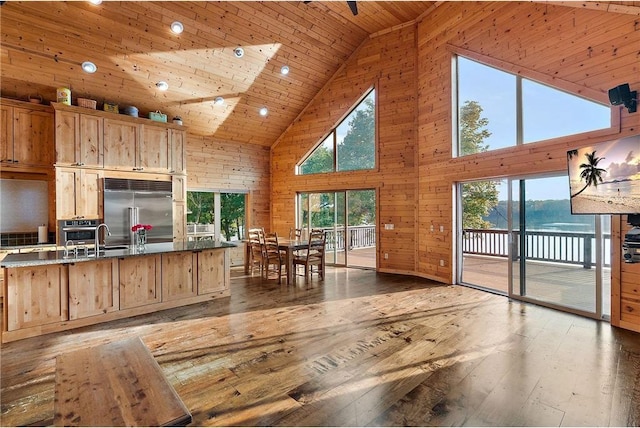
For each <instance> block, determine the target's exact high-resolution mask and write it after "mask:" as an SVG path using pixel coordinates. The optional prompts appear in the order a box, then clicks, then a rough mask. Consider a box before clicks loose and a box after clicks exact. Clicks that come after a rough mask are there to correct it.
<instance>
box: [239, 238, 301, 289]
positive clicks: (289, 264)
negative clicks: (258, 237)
mask: <svg viewBox="0 0 640 428" xmlns="http://www.w3.org/2000/svg"><path fill="white" fill-rule="evenodd" d="M308 247H309V240H307V239H288V238H278V249H279V250H280V251H282V252H284V253H285V265H286V268H287V284H291V283H292V282H293V280H294V279H295V271H294V267H293V256H294V252H296V251H298V250H305V249H307V248H308ZM250 257H251V246H250V245H249V242H248V241H246V242H245V257H244V260H245V262H244V271H245V273H246V274H247V275H248V274H249V271H250V267H249V260H250Z"/></svg>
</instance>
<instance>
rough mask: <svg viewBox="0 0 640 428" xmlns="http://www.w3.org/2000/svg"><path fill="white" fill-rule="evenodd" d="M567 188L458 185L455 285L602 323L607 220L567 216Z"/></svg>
mask: <svg viewBox="0 0 640 428" xmlns="http://www.w3.org/2000/svg"><path fill="white" fill-rule="evenodd" d="M491 183H493V184H491ZM568 186H569V184H568V180H567V177H566V176H565V175H562V176H555V177H533V178H526V179H512V180H499V181H484V182H469V183H462V184H460V186H459V194H460V197H461V199H460V207H461V212H462V215H461V217H462V218H461V221H460V224H462V231H461V232H462V233H461V234H460V235H461V236H462V242H460V243H459V248H461V254H460V260H461V263H460V266H461V269H460V272H459V278H460V282H461V283H464V284H467V285H472V286H475V287H479V288H484V289H490V290H491V291H495V292H499V293H504V294H507V295H509V296H510V297H512V298H516V299H521V300H527V301H531V302H535V303H538V304H542V305H546V306H551V307H555V308H560V309H563V310H567V311H570V312H575V313H580V314H584V315H588V316H593V317H596V318H600V317H602V316H604V317H607V316H608V315H609V307H610V294H611V287H610V278H611V271H610V266H611V260H610V253H611V248H610V242H611V239H610V232H611V226H610V216H593V215H572V214H571V207H570V202H569V188H568ZM474 189H475V190H476V191H475V192H472V190H474ZM478 189H482V190H483V192H479V191H477V190H478ZM495 195H497V199H494V198H493V197H494V196H495ZM479 206H481V207H483V208H482V209H480V210H478V207H479ZM474 210H475V211H474ZM474 212H475V213H476V214H478V213H480V220H481V221H480V222H479V223H478V219H477V218H476V220H475V223H474V221H473V217H471V216H470V215H471V213H474ZM483 222H484V223H483ZM472 226H473V227H472Z"/></svg>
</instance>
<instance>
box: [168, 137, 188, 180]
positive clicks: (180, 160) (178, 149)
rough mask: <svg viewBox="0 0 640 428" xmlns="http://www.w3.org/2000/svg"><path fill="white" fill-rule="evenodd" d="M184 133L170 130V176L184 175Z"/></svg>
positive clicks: (185, 169) (185, 167) (185, 168)
mask: <svg viewBox="0 0 640 428" xmlns="http://www.w3.org/2000/svg"><path fill="white" fill-rule="evenodd" d="M186 134H187V133H186V131H184V130H178V129H172V130H171V168H170V172H171V173H172V174H186V171H187V165H186V159H185V155H184V150H185V142H186V138H187V136H186Z"/></svg>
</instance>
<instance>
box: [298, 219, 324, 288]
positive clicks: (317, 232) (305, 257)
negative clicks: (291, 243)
mask: <svg viewBox="0 0 640 428" xmlns="http://www.w3.org/2000/svg"><path fill="white" fill-rule="evenodd" d="M326 243H327V235H326V233H325V232H324V230H322V229H312V230H311V234H310V235H309V245H308V247H307V250H306V251H305V253H304V254H301V255H294V257H293V268H294V270H296V271H297V269H296V268H297V266H299V265H300V266H304V279H305V281H308V280H309V278H310V276H311V274H312V273H313V266H318V275H319V276H320V279H324V271H325V261H324V253H325V247H326Z"/></svg>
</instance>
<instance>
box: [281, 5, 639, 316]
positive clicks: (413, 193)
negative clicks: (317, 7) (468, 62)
mask: <svg viewBox="0 0 640 428" xmlns="http://www.w3.org/2000/svg"><path fill="white" fill-rule="evenodd" d="M639 21H640V19H639V18H638V16H636V15H632V14H622V13H614V12H605V11H601V10H590V9H581V8H576V7H567V6H562V5H552V4H540V3H529V2H522V3H515V2H442V3H441V5H440V6H439V7H437V8H436V9H435V11H433V12H431V13H429V14H427V15H426V16H425V17H424V18H423V19H422V21H420V22H418V23H417V25H416V26H415V27H405V28H401V29H398V30H396V31H391V32H388V33H385V34H381V35H379V36H378V37H372V38H371V39H370V40H368V41H367V42H365V44H364V45H363V46H361V47H360V49H359V50H358V51H357V52H356V53H355V54H354V55H353V56H352V57H351V58H350V59H349V61H348V62H347V63H346V64H345V66H344V68H343V70H342V71H341V72H339V73H338V74H337V75H336V76H335V78H334V79H333V80H332V81H331V82H330V83H329V84H328V85H327V86H326V87H325V88H324V89H323V91H322V92H321V93H320V94H319V95H318V96H317V97H316V98H315V99H314V100H313V101H312V103H311V104H310V105H309V106H308V107H307V109H306V111H305V112H304V114H303V115H301V117H299V118H298V120H297V121H296V122H294V123H293V124H292V125H291V126H290V128H289V129H288V130H287V132H286V133H285V134H284V135H283V136H282V137H281V138H280V140H279V141H278V143H277V145H276V146H275V148H274V149H273V150H272V164H271V165H272V170H271V173H272V183H273V184H272V204H271V210H272V212H271V216H272V223H273V226H274V227H275V228H276V229H278V231H285V230H288V228H289V226H291V225H292V224H293V222H294V212H293V211H294V210H293V208H292V201H293V200H294V198H295V193H296V192H297V191H311V190H313V191H320V190H334V189H345V188H364V187H371V188H376V189H377V190H378V202H379V215H378V226H379V227H378V229H381V227H380V226H382V225H383V224H384V223H394V224H395V230H393V231H386V230H381V231H380V233H379V235H380V236H379V245H378V251H379V253H378V254H379V257H378V263H379V270H380V271H390V272H412V273H413V274H415V275H419V276H424V277H427V278H433V279H437V280H440V281H442V282H445V283H450V282H455V280H456V277H455V271H456V266H455V263H454V260H455V257H454V254H455V248H454V245H455V244H454V243H455V233H453V232H452V231H453V230H454V220H453V219H454V213H453V207H454V192H453V188H454V185H455V183H456V182H458V181H460V180H471V179H483V178H494V177H506V176H508V175H510V174H518V175H528V174H539V173H548V172H564V171H566V151H567V150H568V149H572V148H578V147H582V146H585V145H588V144H590V143H593V142H596V141H599V140H606V139H610V138H615V137H620V136H626V135H633V134H636V133H638V132H639V131H640V113H635V114H629V113H627V111H626V109H624V110H622V112H621V121H620V124H621V129H620V132H619V134H617V135H613V136H612V135H611V134H610V135H608V136H600V137H598V136H596V137H594V139H592V140H585V139H582V140H578V139H575V140H572V139H562V140H555V141H549V142H544V143H539V144H535V145H525V146H522V147H515V148H508V149H503V150H500V151H499V152H496V153H492V154H491V155H478V156H474V157H468V158H464V159H456V158H453V157H452V149H451V148H452V119H451V118H452V114H451V108H452V96H451V92H452V77H451V76H452V57H453V52H454V51H455V49H456V48H461V49H466V50H468V51H472V52H476V53H478V54H481V55H484V56H487V57H489V58H495V59H496V60H500V61H502V62H506V63H510V64H513V65H514V67H513V69H514V70H516V71H518V72H521V71H522V70H529V71H533V72H534V73H537V74H538V75H539V76H547V78H548V80H550V81H553V79H556V80H558V81H562V82H566V83H567V84H568V85H570V86H572V87H573V88H584V91H585V93H588V94H589V95H590V96H592V95H593V94H596V95H597V97H598V99H600V100H601V101H602V100H606V99H607V96H606V93H607V90H608V89H609V88H612V87H614V86H616V85H618V84H620V83H625V82H628V83H629V84H630V85H631V87H632V88H633V89H636V88H638V87H639V86H640V70H639V64H640V59H639V50H638V46H640V23H639ZM414 31H415V32H414ZM414 37H415V45H414V46H410V44H411V39H412V38H414ZM416 56H417V58H416ZM414 58H416V61H417V63H416V64H417V68H413V67H412V61H413V60H414ZM399 61H401V62H402V63H403V65H402V66H399V65H398V62H399ZM523 74H524V73H523ZM373 83H377V84H378V85H379V92H378V106H379V115H380V118H379V121H378V132H379V148H378V149H379V157H380V159H379V165H380V169H379V171H376V172H374V173H344V174H333V175H322V176H317V177H313V176H305V177H300V176H296V175H295V174H294V166H295V164H296V162H298V161H300V160H301V159H302V158H303V156H304V155H305V154H306V153H307V152H308V151H309V150H311V148H312V147H313V146H314V145H315V144H316V143H317V142H318V141H319V140H320V138H321V137H322V136H323V135H324V134H325V133H326V132H327V131H328V129H329V128H331V126H333V125H334V124H335V123H336V122H337V120H338V119H339V118H340V117H342V115H344V114H345V113H346V110H347V109H348V108H349V106H351V105H352V103H353V102H354V100H356V99H357V98H358V96H359V95H360V94H361V93H362V91H363V90H365V89H366V88H367V87H368V86H369V85H371V84H373ZM412 114H415V116H414V117H413V118H412V117H411V115H412ZM615 220H617V221H620V219H619V216H617V217H615V218H614V221H615ZM431 225H433V226H434V231H433V232H431V231H430V226H431ZM440 226H443V228H444V232H440ZM618 239H619V238H618ZM620 244H621V243H620V241H619V240H618V241H617V242H613V244H612V245H613V248H614V251H619V249H620ZM384 252H388V253H389V259H388V260H383V259H382V257H380V254H382V253H384ZM440 260H443V261H444V266H441V265H440ZM618 260H620V259H618ZM639 266H640V265H637V264H636V265H631V264H624V265H623V266H619V270H620V276H621V277H622V281H625V279H624V278H625V276H628V277H629V278H631V277H633V278H637V275H638V273H637V269H638V267H639ZM614 279H615V278H614ZM618 285H619V284H618ZM639 310H640V309H639ZM612 323H614V324H615V323H616V321H614V320H612ZM627 328H629V327H628V326H627Z"/></svg>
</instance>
